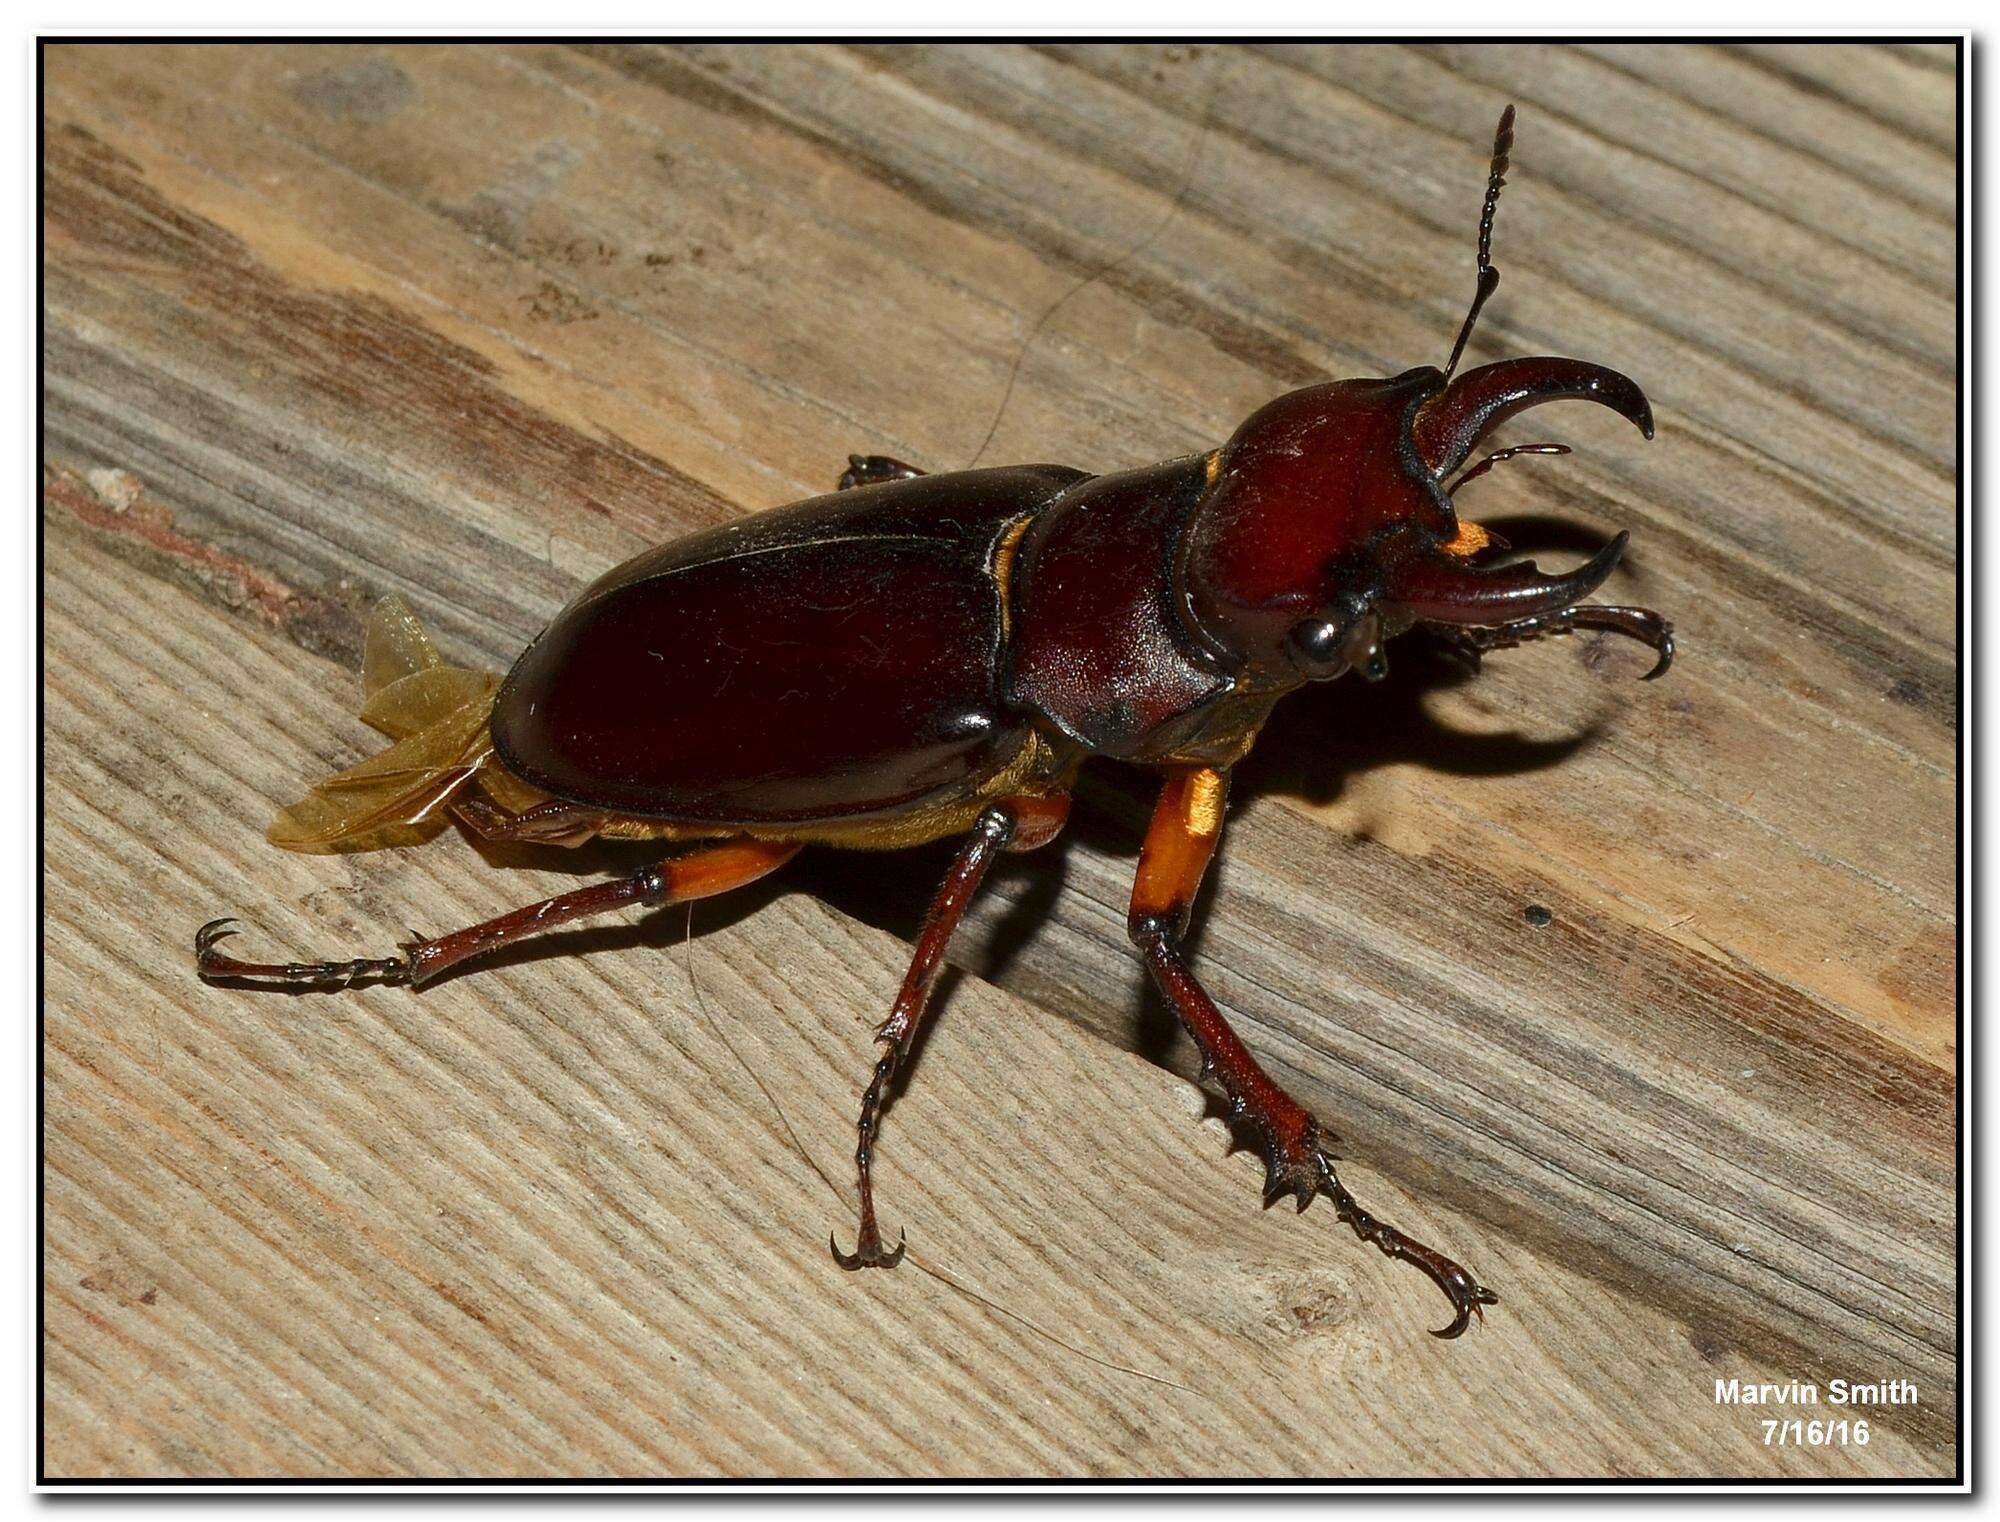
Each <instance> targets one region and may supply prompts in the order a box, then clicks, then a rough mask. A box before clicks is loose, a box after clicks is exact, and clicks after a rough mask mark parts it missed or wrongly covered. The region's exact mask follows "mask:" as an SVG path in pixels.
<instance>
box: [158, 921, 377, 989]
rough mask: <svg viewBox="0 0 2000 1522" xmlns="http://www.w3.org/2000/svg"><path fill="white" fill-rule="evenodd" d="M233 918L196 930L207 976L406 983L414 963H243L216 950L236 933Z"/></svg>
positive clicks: (199, 960) (342, 984)
mask: <svg viewBox="0 0 2000 1522" xmlns="http://www.w3.org/2000/svg"><path fill="white" fill-rule="evenodd" d="M235 924H236V921H235V920H233V919H219V920H210V921H209V922H208V923H207V924H206V925H203V926H202V927H201V929H199V930H197V931H196V932H195V933H194V966H195V971H196V972H197V973H199V974H200V975H201V976H202V977H204V978H249V979H253V980H256V981H259V982H272V983H291V984H298V985H302V986H306V987H315V988H324V987H329V986H330V987H335V988H347V987H350V986H352V985H353V984H354V983H356V982H358V981H360V980H362V979H364V978H372V979H376V980H379V981H380V982H384V983H406V982H408V981H409V978H410V963H409V961H408V960H407V959H406V958H403V957H355V958H352V959H351V960H349V961H345V962H239V961H237V960H236V958H234V957H226V956H224V955H222V953H221V952H219V951H217V950H216V949H215V943H216V942H217V941H219V940H221V939H222V938H223V937H224V936H227V935H234V934H236V931H235V930H234V929H233V928H232V927H233V926H234V925H235Z"/></svg>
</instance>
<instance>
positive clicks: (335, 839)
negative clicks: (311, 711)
mask: <svg viewBox="0 0 2000 1522" xmlns="http://www.w3.org/2000/svg"><path fill="white" fill-rule="evenodd" d="M361 672H362V677H361V685H362V690H363V692H364V693H365V694H366V695H367V700H366V702H365V703H364V705H363V707H362V710H361V717H362V718H363V719H365V720H366V721H367V722H368V723H369V724H372V725H373V726H374V727H375V728H377V729H379V730H381V731H382V732H383V733H384V734H386V735H388V736H389V737H390V738H391V739H393V740H394V741H395V742H396V743H395V744H394V745H391V746H390V747H389V748H388V749H387V750H385V751H383V752H381V753H380V754H379V755H375V756H371V757H369V758H368V759H367V760H366V761H363V762H361V763H360V764H359V765H356V766H350V767H349V768H348V769H347V770H346V771H343V772H339V773H336V774H335V775H334V776H331V777H328V778H327V779H326V780H325V781H323V782H321V783H320V784H319V785H318V786H316V787H315V788H314V789H313V790H312V792H311V793H310V794H308V795H307V796H306V797H304V798H302V799H300V800H299V801H298V802H297V803H295V804H293V805H292V806H291V807H290V808H288V809H286V810H284V811H283V812H282V813H281V814H279V815H278V817H277V818H276V819H275V820H273V821H272V823H271V827H270V829H269V830H268V831H266V834H265V838H266V839H268V840H269V841H270V842H271V844H272V845H275V846H282V847H284V848H285V849H286V850H288V851H369V850H375V849H378V848H380V847H382V846H391V845H406V844H410V843H412V842H415V841H418V840H422V839H424V838H425V837H426V836H428V835H430V834H433V833H435V831H436V830H437V829H438V828H439V827H440V826H441V825H442V823H443V822H444V805H445V804H446V803H447V802H448V801H449V800H450V798H451V796H452V794H453V793H455V792H457V791H458V790H459V789H460V788H462V787H463V786H465V784H466V783H467V782H469V781H471V780H472V779H473V778H474V777H475V776H477V775H478V774H479V772H480V769H481V768H482V767H484V766H485V765H486V763H487V762H488V761H489V760H490V759H491V757H492V754H493V742H492V739H491V738H490V736H489V734H488V726H489V721H490V720H491V718H492V715H493V697H494V694H495V693H496V692H497V691H499V687H500V679H499V678H498V677H497V676H494V675H493V674H492V673H490V672H485V671H468V670H466V669H464V668H463V667H458V666H447V665H445V664H444V662H443V661H442V659H440V657H439V656H438V653H437V649H436V647H435V646H433V645H432V644H431V642H430V637H429V636H428V635H427V634H425V633H424V631H423V628H422V626H421V625H419V624H418V623H417V620H416V617H415V616H414V615H413V614H412V613H411V612H410V610H409V607H408V606H407V605H406V604H405V603H404V602H403V601H402V599H401V598H399V597H389V598H385V599H383V601H382V602H381V604H379V605H378V606H377V607H376V609H375V612H374V613H373V614H372V615H371V616H370V618H369V621H368V631H367V640H366V644H365V646H364V653H363V656H362V663H361Z"/></svg>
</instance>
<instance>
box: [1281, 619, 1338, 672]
mask: <svg viewBox="0 0 2000 1522" xmlns="http://www.w3.org/2000/svg"><path fill="white" fill-rule="evenodd" d="M1346 650H1347V640H1346V639H1345V637H1344V632H1343V631H1342V629H1341V628H1340V627H1339V625H1337V624H1331V623H1328V622H1327V621H1326V620H1325V619H1323V618H1309V619H1307V620H1306V621H1305V622H1304V623H1300V624H1294V625H1292V629H1291V632H1290V633H1289V634H1287V635H1286V636H1285V654H1286V655H1288V656H1290V657H1291V661H1292V664H1293V665H1294V666H1296V667H1297V668H1298V670H1299V675H1301V676H1303V677H1305V678H1306V679H1307V680H1308V681H1314V682H1322V681H1325V680H1326V679H1327V678H1328V677H1332V676H1338V675H1340V673H1341V672H1342V671H1344V670H1346V669H1347V656H1346Z"/></svg>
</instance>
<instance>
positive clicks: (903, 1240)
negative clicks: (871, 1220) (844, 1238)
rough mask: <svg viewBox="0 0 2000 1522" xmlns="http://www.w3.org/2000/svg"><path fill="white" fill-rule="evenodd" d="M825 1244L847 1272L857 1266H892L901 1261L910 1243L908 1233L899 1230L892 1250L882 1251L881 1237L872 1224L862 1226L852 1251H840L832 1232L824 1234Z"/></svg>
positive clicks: (834, 1258)
mask: <svg viewBox="0 0 2000 1522" xmlns="http://www.w3.org/2000/svg"><path fill="white" fill-rule="evenodd" d="M826 1245H827V1246H828V1247H829V1248H830V1249H831V1250H832V1252H833V1261H834V1262H836V1263H838V1264H839V1265H840V1266H841V1267H842V1268H844V1269H847V1270H848V1271H849V1272H852V1271H853V1270H855V1269H857V1268H894V1267H895V1266H896V1265H897V1264H898V1263H901V1262H902V1261H903V1250H904V1249H905V1248H906V1247H908V1246H909V1245H910V1234H909V1233H908V1232H907V1231H899V1232H898V1233H897V1234H896V1246H895V1248H894V1250H893V1251H890V1252H884V1251H882V1238H881V1236H880V1235H879V1234H877V1233H876V1231H875V1230H874V1229H873V1227H872V1226H864V1227H863V1228H862V1231H861V1236H860V1239H859V1240H858V1241H857V1242H855V1244H854V1251H853V1252H851V1253H850V1252H842V1251H841V1250H840V1242H839V1240H838V1239H837V1238H836V1237H835V1236H834V1234H833V1233H832V1232H830V1231H829V1232H828V1233H827V1234H826Z"/></svg>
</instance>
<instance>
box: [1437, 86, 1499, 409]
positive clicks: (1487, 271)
mask: <svg viewBox="0 0 2000 1522" xmlns="http://www.w3.org/2000/svg"><path fill="white" fill-rule="evenodd" d="M1513 147H1514V108H1513V106H1512V105H1509V106H1508V107H1507V109H1506V110H1505V111H1502V112H1501V113H1500V125H1499V127H1498V128H1497V129H1495V131H1494V133H1493V163H1492V167H1491V168H1489V169H1488V170H1487V171H1486V204H1485V206H1484V207H1482V208H1481V209H1480V213H1479V284H1478V286H1477V287H1476V288H1475V289H1474V290H1473V293H1472V310H1471V311H1469V312H1467V313H1466V314H1465V326H1464V327H1462V328H1460V329H1459V330H1458V342H1457V343H1455V344H1453V345H1452V347H1451V363H1450V364H1448V365H1446V366H1445V367H1444V373H1445V378H1446V379H1447V380H1449V379H1450V378H1451V372H1452V371H1454V370H1456V369H1457V368H1458V360H1459V356H1460V355H1462V354H1463V353H1465V344H1466V340H1467V339H1469V338H1471V337H1472V326H1473V324H1474V323H1476V322H1478V321H1479V309H1480V308H1481V307H1483V306H1485V305H1486V298H1487V297H1489V296H1491V295H1492V294H1493V293H1494V291H1496V290H1498V289H1499V287H1500V271H1498V270H1496V269H1495V268H1494V267H1493V212H1494V209H1495V208H1496V207H1498V206H1499V204H1500V187H1501V186H1502V185H1505V184H1506V183H1507V155H1508V154H1509V153H1510V152H1512V151H1513Z"/></svg>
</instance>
